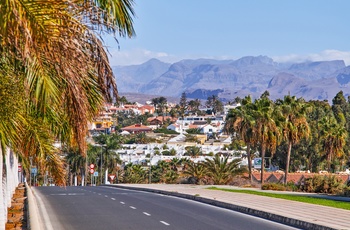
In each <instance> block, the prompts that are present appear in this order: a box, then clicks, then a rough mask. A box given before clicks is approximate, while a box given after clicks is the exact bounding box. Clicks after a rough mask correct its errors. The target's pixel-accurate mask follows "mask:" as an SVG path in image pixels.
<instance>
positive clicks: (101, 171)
mask: <svg viewBox="0 0 350 230" xmlns="http://www.w3.org/2000/svg"><path fill="white" fill-rule="evenodd" d="M102 152H103V146H102V145H101V161H100V164H101V167H100V173H101V175H100V179H101V180H100V184H102V173H103V170H102Z"/></svg>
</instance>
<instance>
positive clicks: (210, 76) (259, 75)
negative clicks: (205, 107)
mask: <svg viewBox="0 0 350 230" xmlns="http://www.w3.org/2000/svg"><path fill="white" fill-rule="evenodd" d="M113 71H114V73H115V75H116V76H117V84H118V89H119V92H120V93H122V94H123V93H129V94H135V93H136V94H145V95H158V96H165V97H173V98H179V97H180V96H181V94H182V92H186V94H187V96H188V97H189V98H199V99H207V97H208V96H211V95H217V96H218V97H220V98H222V99H223V100H232V99H234V98H236V97H237V96H239V97H244V96H246V95H248V94H250V95H252V96H253V97H255V98H256V97H259V96H260V95H261V94H262V93H263V92H264V91H265V90H268V91H269V92H270V96H271V98H272V99H276V98H282V97H283V96H284V95H287V94H291V95H295V96H297V97H303V98H305V99H306V100H329V101H331V100H332V99H333V97H334V96H335V95H336V93H337V92H339V91H340V90H342V91H343V92H344V95H345V96H348V95H350V67H346V66H345V63H344V61H342V60H334V61H319V62H304V63H289V64H286V63H277V62H275V61H273V60H272V59H271V58H269V57H266V56H258V57H252V56H248V57H242V58H240V59H238V60H224V61H221V60H211V59H198V60H181V61H179V62H176V63H174V64H169V63H164V62H161V61H159V60H156V59H151V60H149V61H147V62H145V63H143V64H141V65H133V66H118V67H113Z"/></svg>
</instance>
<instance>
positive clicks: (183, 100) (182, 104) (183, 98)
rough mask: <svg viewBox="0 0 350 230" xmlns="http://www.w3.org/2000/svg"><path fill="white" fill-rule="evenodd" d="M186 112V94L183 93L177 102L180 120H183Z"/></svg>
mask: <svg viewBox="0 0 350 230" xmlns="http://www.w3.org/2000/svg"><path fill="white" fill-rule="evenodd" d="M186 110H187V97H186V93H185V92H183V93H182V94H181V98H180V102H179V114H180V116H181V117H182V119H184V116H185V112H186Z"/></svg>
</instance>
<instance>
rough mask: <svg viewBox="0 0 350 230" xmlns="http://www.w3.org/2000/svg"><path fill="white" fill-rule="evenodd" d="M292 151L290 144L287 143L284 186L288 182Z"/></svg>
mask: <svg viewBox="0 0 350 230" xmlns="http://www.w3.org/2000/svg"><path fill="white" fill-rule="evenodd" d="M291 151H292V142H289V143H288V152H287V161H286V172H285V173H284V184H287V181H288V172H289V163H290V153H291Z"/></svg>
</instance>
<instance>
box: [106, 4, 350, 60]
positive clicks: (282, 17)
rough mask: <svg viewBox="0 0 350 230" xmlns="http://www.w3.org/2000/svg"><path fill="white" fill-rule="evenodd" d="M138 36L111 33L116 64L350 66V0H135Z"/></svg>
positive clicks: (110, 49)
mask: <svg viewBox="0 0 350 230" xmlns="http://www.w3.org/2000/svg"><path fill="white" fill-rule="evenodd" d="M134 2H135V5H134V10H135V13H136V17H135V18H134V27H135V31H136V37H134V38H120V37H119V38H118V41H119V46H120V49H118V44H117V43H116V42H114V41H113V40H112V39H111V38H110V37H106V38H105V40H106V46H107V47H108V50H109V53H110V62H111V65H112V66H115V65H135V64H141V63H143V62H146V61H147V60H149V59H151V58H157V59H159V60H161V61H164V62H169V63H174V62H176V61H179V60H181V59H199V58H211V59H219V60H222V59H231V60H236V59H239V58H241V57H244V56H259V55H263V56H268V57H271V58H272V59H273V60H274V61H277V62H302V61H326V60H344V61H345V63H346V65H350V13H349V9H350V1H349V0H217V1H213V0H134Z"/></svg>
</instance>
